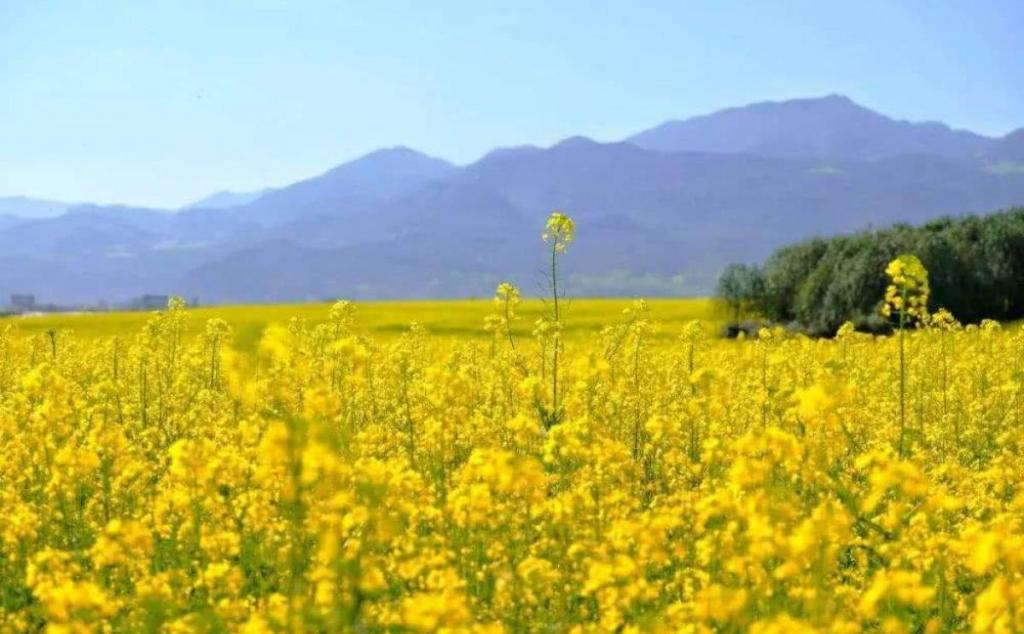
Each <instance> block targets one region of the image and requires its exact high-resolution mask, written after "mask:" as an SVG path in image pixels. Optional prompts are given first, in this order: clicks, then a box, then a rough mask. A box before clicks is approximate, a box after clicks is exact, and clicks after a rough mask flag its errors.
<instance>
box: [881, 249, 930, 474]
mask: <svg viewBox="0 0 1024 634" xmlns="http://www.w3.org/2000/svg"><path fill="white" fill-rule="evenodd" d="M885 274H886V275H888V276H889V286H888V287H887V288H886V289H885V302H884V303H883V304H882V314H883V315H885V316H886V317H891V316H892V314H893V313H894V312H895V313H896V314H897V316H898V318H899V320H898V323H899V331H900V436H899V442H898V443H897V446H898V448H899V456H900V458H903V456H904V444H905V438H906V429H907V423H906V419H907V352H906V329H907V326H909V325H911V324H915V325H916V324H918V323H922V322H923V321H924V320H925V319H926V318H927V316H928V295H929V293H930V288H929V286H928V270H927V269H925V268H924V265H923V264H921V260H919V259H918V258H917V256H916V255H907V254H904V255H901V256H899V257H898V258H896V259H895V260H893V261H892V262H890V263H889V266H887V267H886V268H885Z"/></svg>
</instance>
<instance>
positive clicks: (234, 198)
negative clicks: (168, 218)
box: [181, 187, 274, 211]
mask: <svg viewBox="0 0 1024 634" xmlns="http://www.w3.org/2000/svg"><path fill="white" fill-rule="evenodd" d="M272 191H274V188H273V187H265V188H263V189H260V190H258V191H254V192H231V191H227V190H224V191H219V192H214V193H212V194H210V195H209V196H206V197H204V198H200V199H199V200H197V201H195V202H192V203H189V204H187V205H184V206H183V207H181V210H182V211H185V210H189V209H230V208H232V207H243V206H245V205H248V204H250V203H253V202H255V201H256V200H258V199H259V198H261V197H263V196H266V195H267V194H269V193H270V192H272Z"/></svg>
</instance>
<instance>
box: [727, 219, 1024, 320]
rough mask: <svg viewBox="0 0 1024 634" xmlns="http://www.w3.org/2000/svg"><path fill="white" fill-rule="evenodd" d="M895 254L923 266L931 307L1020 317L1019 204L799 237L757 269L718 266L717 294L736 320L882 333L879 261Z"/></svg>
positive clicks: (1022, 228) (975, 316) (1023, 290)
mask: <svg viewBox="0 0 1024 634" xmlns="http://www.w3.org/2000/svg"><path fill="white" fill-rule="evenodd" d="M902 253H911V254H914V255H917V256H918V257H919V258H920V259H921V261H922V262H923V263H924V265H925V267H926V268H927V269H928V272H929V275H930V278H931V288H932V297H931V300H930V302H929V306H930V308H932V309H933V310H934V309H937V308H940V307H941V308H946V309H948V310H950V311H951V312H952V313H953V314H954V315H955V316H956V317H957V318H958V319H959V320H960V321H962V322H965V323H970V322H977V321H980V320H981V319H986V318H989V319H998V320H1011V319H1018V318H1021V317H1024V207H1014V208H1011V209H1008V210H1005V211H1001V212H997V213H993V214H989V215H985V216H975V215H969V216H961V217H955V218H954V217H943V218H940V219H937V220H934V221H931V222H929V223H927V224H924V225H920V226H911V225H907V224H898V225H894V226H892V227H889V228H886V229H881V230H868V231H861V232H858V233H853V234H844V235H839V236H835V237H832V238H827V239H823V238H814V239H810V240H805V241H802V242H798V243H796V244H792V245H789V246H786V247H783V248H781V249H779V250H777V251H775V253H773V254H772V255H771V256H769V257H768V259H767V260H765V261H764V262H763V263H761V264H759V265H748V264H732V265H730V266H728V267H726V269H725V270H724V271H723V272H722V274H721V275H720V276H719V279H718V288H717V294H718V296H719V298H720V299H721V300H722V301H723V303H724V304H725V305H726V306H727V307H728V310H729V312H730V318H731V319H732V320H733V321H736V322H738V321H740V320H741V319H744V318H750V317H757V318H760V319H767V320H769V321H772V322H775V323H781V324H790V325H794V326H796V327H798V328H800V329H802V330H805V331H806V332H808V333H810V334H814V335H828V334H832V333H834V332H835V331H836V330H837V329H838V328H839V326H840V325H842V324H843V323H844V322H846V321H851V322H853V324H854V325H855V326H856V327H857V328H858V329H860V330H867V331H874V332H880V331H886V330H888V329H889V328H891V324H890V323H889V320H888V319H887V318H885V317H883V316H882V314H881V312H880V310H879V309H880V306H881V302H882V297H883V295H884V293H885V288H886V283H887V282H886V276H885V267H886V264H887V263H888V262H889V261H891V260H892V259H893V258H895V257H896V256H898V255H899V254H902Z"/></svg>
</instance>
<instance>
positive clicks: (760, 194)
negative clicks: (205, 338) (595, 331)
mask: <svg viewBox="0 0 1024 634" xmlns="http://www.w3.org/2000/svg"><path fill="white" fill-rule="evenodd" d="M1015 204H1016V205H1019V204H1024V129H1022V130H1018V131H1016V132H1014V133H1011V134H1009V135H1007V136H1006V137H1004V138H1001V139H996V138H989V137H985V136H982V135H978V134H974V133H972V132H968V131H959V130H951V129H950V128H949V127H947V126H945V125H943V124H940V123H910V122H906V121H897V120H894V119H891V118H889V117H886V116H883V115H881V114H878V113H875V112H872V111H871V110H868V109H866V108H863V107H861V106H859V105H857V104H855V103H854V102H852V101H851V100H849V99H847V98H845V97H840V96H835V95H832V96H828V97H823V98H816V99H798V100H791V101H785V102H766V103H759V104H753V105H750V106H745V107H742V108H731V109H728V110H723V111H720V112H716V113H713V114H710V115H705V116H700V117H694V118H692V119H687V120H685V121H672V122H667V123H664V124H662V125H659V126H656V127H654V128H651V129H649V130H645V131H642V132H640V133H638V134H636V135H634V136H632V137H630V138H628V139H626V140H624V141H621V142H616V143H598V142H595V141H592V140H589V139H586V138H583V137H573V138H570V139H567V140H565V141H562V142H561V143H558V144H556V145H554V146H552V147H549V148H538V147H532V146H522V147H516V148H508V149H498V150H495V151H493V152H491V153H490V154H488V155H487V156H485V157H483V158H482V159H480V160H479V161H477V162H475V163H472V164H470V165H466V166H461V167H460V166H455V165H452V164H451V163H448V162H446V161H444V160H442V159H438V158H433V157H429V156H426V155H424V154H421V153H419V152H416V151H414V150H411V149H408V148H391V149H385V150H379V151H377V152H373V153H371V154H369V155H367V156H364V157H362V158H360V159H357V160H355V161H351V162H349V163H345V164H342V165H339V166H337V167H335V168H333V169H330V170H328V171H327V172H325V173H323V174H321V175H319V176H315V177H313V178H310V179H308V180H305V181H301V182H298V183H295V184H292V185H289V186H287V187H282V188H279V189H275V190H270V191H264V192H255V193H249V194H236V193H229V192H221V193H218V194H216V195H214V196H211V197H209V198H207V199H204V200H203V201H198V202H197V203H194V204H192V205H188V206H186V207H185V208H183V209H182V210H180V211H168V210H154V209H138V208H127V207H112V206H104V207H99V206H92V205H65V206H64V207H63V208H61V207H59V206H60V205H64V204H63V203H46V202H42V201H40V202H39V203H36V202H34V201H31V200H27V199H11V198H7V199H0V298H2V297H3V296H5V295H7V294H9V293H13V292H31V293H35V294H36V295H37V296H38V297H39V299H40V300H41V301H54V302H66V303H77V302H95V301H97V300H99V299H104V300H108V301H122V300H126V299H128V298H131V297H133V296H137V295H141V294H144V293H176V294H181V295H184V296H188V297H193V296H198V297H200V298H201V299H202V300H203V301H204V302H229V301H230V302H238V301H286V300H287V301H295V300H307V299H324V298H330V297H339V296H344V297H354V298H371V297H376V298H387V297H454V296H486V295H489V294H490V293H491V292H492V291H493V287H494V285H495V283H497V282H498V281H500V280H506V279H508V280H511V281H514V282H516V283H518V284H520V285H521V286H523V287H524V288H525V289H526V290H532V288H533V286H534V283H535V282H537V281H539V280H540V276H539V273H538V270H539V269H540V267H541V265H542V258H543V252H542V248H541V246H540V245H539V234H540V229H541V226H542V224H543V220H544V218H545V217H546V215H547V214H548V213H549V212H550V211H551V210H552V209H562V210H564V211H566V212H568V213H570V214H572V215H573V216H574V217H575V218H576V219H577V222H578V237H577V242H576V243H575V244H574V245H573V246H572V248H571V252H570V254H569V256H568V257H567V258H566V259H565V262H566V266H567V270H568V272H569V274H570V277H569V280H568V286H569V290H570V292H572V293H574V294H586V295H664V294H704V293H707V292H709V291H710V290H711V288H712V287H713V285H714V280H715V277H716V276H717V273H718V271H719V270H721V268H722V267H723V266H724V265H725V264H727V263H728V262H731V261H737V260H743V261H751V260H757V259H760V258H762V257H764V256H765V255H767V254H768V253H769V252H770V251H771V250H772V249H774V248H776V247H778V246H780V245H782V244H785V243H788V242H791V241H794V240H798V239H801V238H805V237H808V236H811V235H825V234H831V233H835V232H841V231H849V230H855V229H861V228H864V227H866V226H869V225H875V226H880V225H886V224H890V223H893V222H901V221H905V222H920V221H924V220H928V219H931V218H934V217H937V216H940V215H945V214H962V213H968V212H979V213H981V212H988V211H993V210H996V209H999V208H1005V207H1008V206H1011V205H1015Z"/></svg>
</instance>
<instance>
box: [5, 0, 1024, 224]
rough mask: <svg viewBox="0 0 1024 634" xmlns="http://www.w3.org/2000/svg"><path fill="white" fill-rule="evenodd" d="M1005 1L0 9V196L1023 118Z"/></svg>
mask: <svg viewBox="0 0 1024 634" xmlns="http://www.w3.org/2000/svg"><path fill="white" fill-rule="evenodd" d="M1022 33H1024V2H1019V1H1017V0H1007V1H1005V2H996V1H983V0H982V1H978V2H967V1H964V2H954V1H949V2H917V1H910V0H907V1H900V2H890V1H882V0H878V1H875V0H869V1H858V2H846V3H837V2H802V1H793V2H781V3H777V2H767V1H765V2H728V1H723V2H711V1H708V2H682V1H666V2H656V1H647V2H624V1H623V2H598V1H590V2H571V1H557V2H551V1H538V2H533V1H517V2H486V1H482V0H478V1H472V2H470V1H465V2H443V1H440V0H436V1H434V2H337V1H334V2H299V1H297V0H296V1H287V2H286V1H280V2H257V1H251V2H226V1H225V2H214V1H196V2H189V1H186V0H180V1H167V2H159V1H155V0H153V1H150V0H147V1H146V2H123V3H115V2H102V1H95V0H94V1H92V2H61V1H58V0H51V1H44V0H3V1H0V196H3V195H18V194H24V195H31V196H37V197H47V198H53V199H58V200H69V201H98V202H126V203H132V204H146V205H153V206H177V205H181V204H184V203H186V202H189V201H191V200H194V199H196V198H199V197H202V196H204V195H206V194H208V193H210V192H212V191H215V190H220V189H232V190H251V189H258V188H261V187H265V186H273V185H281V184H285V183H288V182H291V181H294V180H297V179H300V178H304V177H308V176H311V175H314V174H317V173H320V172H322V171H325V170H326V169H328V168H329V167H331V166H333V165H336V164H338V163H341V162H344V161H346V160H349V159H352V158H355V157H357V156H359V155H361V154H363V153H366V152H368V151H371V150H373V149H376V148H379V147H385V146H394V145H408V146H410V147H413V148H416V149H419V150H421V151H424V152H427V153H429V154H433V155H437V156H442V157H444V158H448V159H450V160H453V161H456V162H459V163H465V162H469V161H472V160H474V159H476V158H478V157H479V156H480V155H482V154H483V153H485V152H486V151H488V150H489V149H491V148H493V147H496V146H502V145H516V144H522V143H532V144H539V145H548V144H551V143H554V142H556V141H558V140H560V139H562V138H564V137H567V136H570V135H573V134H584V135H587V136H591V137H593V138H595V139H598V140H616V139H619V138H622V137H624V136H627V135H628V134H631V133H633V132H636V131H639V130H641V129H643V128H646V127H650V126H652V125H654V124H657V123H660V122H662V121H664V120H666V119H673V118H685V117H687V116H691V115H696V114H702V113H706V112H709V111H712V110H715V109H718V108H722V107H727V106H732V105H741V104H745V103H749V102H752V101H759V100H765V99H785V98H790V97H798V96H813V95H823V94H827V93H842V94H846V95H848V96H850V97H851V98H853V99H854V100H856V101H858V102H860V103H862V104H864V105H866V106H868V107H871V108H874V109H876V110H879V111H881V112H884V113H886V114H889V115H892V116H895V117H898V118H906V119H912V120H942V121H945V122H947V123H949V124H950V125H953V126H954V127H962V128H968V129H973V130H975V131H978V132H981V133H985V134H991V135H1002V134H1005V133H1006V132H1009V131H1010V130H1012V129H1014V128H1017V127H1021V126H1024V81H1022V80H1024V36H1022Z"/></svg>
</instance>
